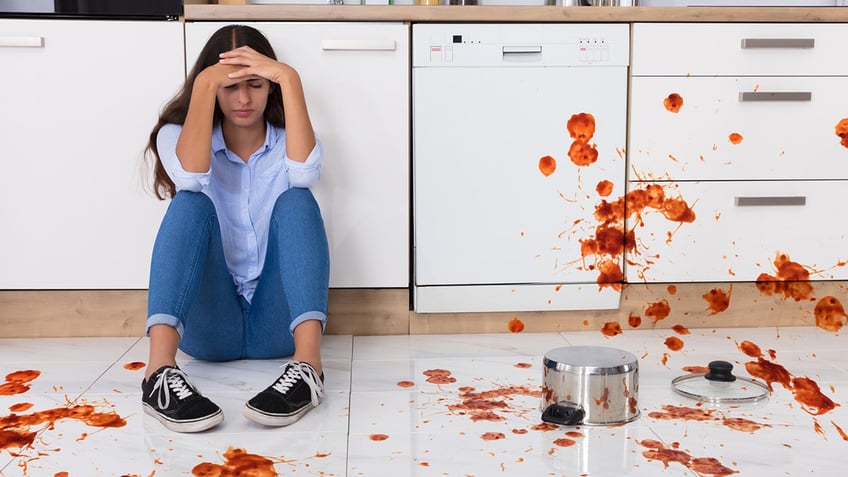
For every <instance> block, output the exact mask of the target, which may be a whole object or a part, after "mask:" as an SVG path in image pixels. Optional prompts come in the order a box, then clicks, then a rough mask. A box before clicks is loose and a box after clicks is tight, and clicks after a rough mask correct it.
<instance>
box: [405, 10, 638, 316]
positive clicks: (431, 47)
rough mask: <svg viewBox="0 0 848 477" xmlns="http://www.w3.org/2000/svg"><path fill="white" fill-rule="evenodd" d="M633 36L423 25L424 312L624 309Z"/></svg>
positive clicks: (416, 160)
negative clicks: (619, 206)
mask: <svg viewBox="0 0 848 477" xmlns="http://www.w3.org/2000/svg"><path fill="white" fill-rule="evenodd" d="M628 35H629V34H628V27H627V25H604V24H592V25H590V24H584V25H578V24H542V25H539V24H534V25H528V24H509V25H499V24H473V25H467V24H466V25H464V24H416V25H413V73H412V74H413V104H412V109H413V115H412V118H413V189H414V193H413V202H414V210H413V214H414V249H415V250H414V267H415V287H414V293H415V296H414V300H415V310H416V311H417V312H420V313H428V312H483V311H521V310H569V309H610V308H616V307H617V306H618V302H619V298H620V287H621V282H622V252H623V248H624V235H623V231H624V229H623V217H620V216H617V215H616V214H615V213H610V211H611V210H613V209H615V207H611V206H610V205H611V204H613V203H616V202H617V201H618V198H619V197H621V196H623V194H624V185H625V184H624V180H625V157H624V145H625V130H626V126H625V121H626V101H627V97H626V96H627V65H628V58H629V36H628ZM597 210H601V213H598V212H597Z"/></svg>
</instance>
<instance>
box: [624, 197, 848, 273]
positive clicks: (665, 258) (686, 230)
mask: <svg viewBox="0 0 848 477" xmlns="http://www.w3.org/2000/svg"><path fill="white" fill-rule="evenodd" d="M631 186H632V189H644V188H645V184H644V183H641V184H631ZM655 186H661V187H663V188H664V189H665V190H664V197H666V198H667V199H668V200H678V199H683V200H685V201H686V203H688V204H689V205H690V206H691V207H692V210H693V211H694V213H695V217H694V220H693V221H691V222H687V223H680V222H674V221H670V220H669V219H668V218H667V217H666V216H664V215H663V214H662V213H660V212H658V211H657V210H655V209H650V208H645V209H643V210H642V211H641V214H640V215H639V216H635V215H634V216H633V217H631V219H630V220H628V226H627V227H628V230H631V229H632V230H633V231H634V236H635V243H636V249H635V251H634V253H631V254H629V255H628V259H627V273H626V276H627V280H628V281H629V282H632V283H636V282H641V281H648V282H691V281H698V282H710V281H747V282H750V281H754V280H756V279H757V277H758V276H759V275H760V274H761V273H766V274H769V275H772V276H776V270H775V265H774V262H775V258H776V257H777V256H778V254H786V255H787V256H788V257H789V258H790V259H791V261H793V262H796V263H798V264H801V265H803V266H804V268H805V269H806V270H807V271H808V272H809V273H810V277H809V278H810V279H811V280H831V279H837V280H845V279H846V278H848V267H845V265H844V264H845V260H846V258H848V226H846V223H845V220H844V219H843V218H842V217H841V216H840V215H839V214H838V213H837V211H838V210H840V209H841V204H842V203H843V202H844V200H843V199H842V196H843V195H844V191H845V188H846V187H848V182H846V181H728V182H677V183H673V184H672V183H666V184H656V185H655Z"/></svg>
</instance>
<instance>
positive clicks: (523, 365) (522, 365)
mask: <svg viewBox="0 0 848 477" xmlns="http://www.w3.org/2000/svg"><path fill="white" fill-rule="evenodd" d="M515 367H516V368H521V369H527V368H532V367H533V365H532V364H530V363H515Z"/></svg>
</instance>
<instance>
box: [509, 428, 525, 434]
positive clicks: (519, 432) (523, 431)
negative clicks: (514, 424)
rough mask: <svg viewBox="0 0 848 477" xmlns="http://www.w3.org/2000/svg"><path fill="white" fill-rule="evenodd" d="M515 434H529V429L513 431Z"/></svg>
mask: <svg viewBox="0 0 848 477" xmlns="http://www.w3.org/2000/svg"><path fill="white" fill-rule="evenodd" d="M512 433H513V434H527V429H513V430H512Z"/></svg>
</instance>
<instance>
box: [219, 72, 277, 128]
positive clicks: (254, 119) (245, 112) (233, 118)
mask: <svg viewBox="0 0 848 477" xmlns="http://www.w3.org/2000/svg"><path fill="white" fill-rule="evenodd" d="M270 91H271V83H270V82H269V81H268V80H266V79H264V78H252V79H249V80H246V81H241V82H239V83H236V84H234V85H230V86H225V87H222V88H218V95H217V97H218V106H219V107H220V108H221V112H223V113H224V121H227V122H229V123H230V124H232V125H233V126H236V127H244V128H251V127H257V126H261V127H264V126H265V118H264V114H265V106H266V105H267V104H268V94H269V93H270Z"/></svg>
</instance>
